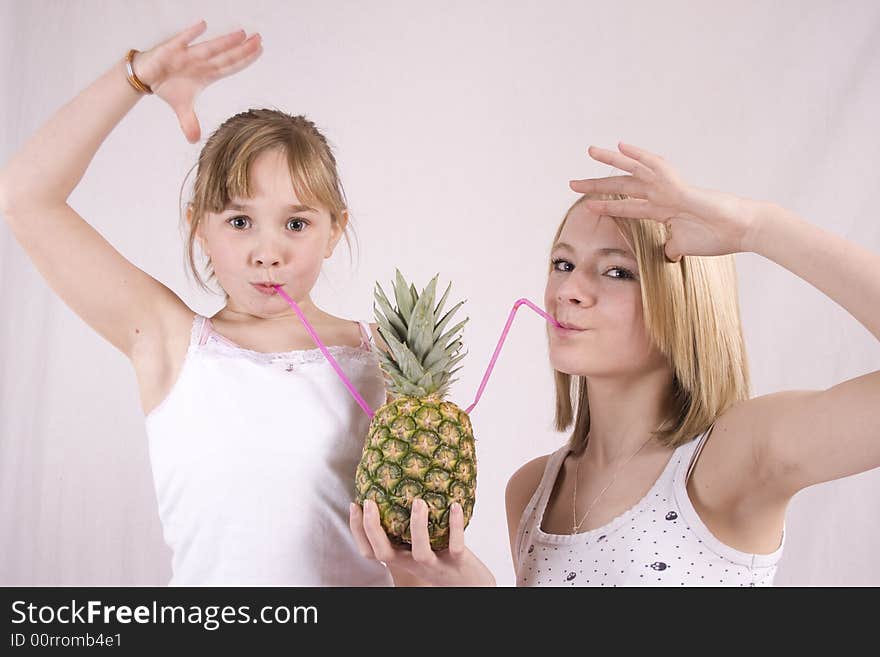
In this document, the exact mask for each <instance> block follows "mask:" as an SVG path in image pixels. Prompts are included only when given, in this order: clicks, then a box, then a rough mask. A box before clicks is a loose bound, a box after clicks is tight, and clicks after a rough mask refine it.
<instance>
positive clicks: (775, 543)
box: [350, 144, 880, 586]
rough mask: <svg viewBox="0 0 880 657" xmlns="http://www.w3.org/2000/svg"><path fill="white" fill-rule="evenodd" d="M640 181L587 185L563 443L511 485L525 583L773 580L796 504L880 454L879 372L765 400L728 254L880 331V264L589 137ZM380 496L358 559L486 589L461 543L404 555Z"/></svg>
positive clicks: (770, 207)
mask: <svg viewBox="0 0 880 657" xmlns="http://www.w3.org/2000/svg"><path fill="white" fill-rule="evenodd" d="M590 155H591V156H592V157H593V158H594V159H596V160H598V161H599V162H603V163H605V164H609V165H612V166H614V167H616V168H618V169H620V170H621V171H624V172H626V173H627V174H628V175H622V176H615V177H610V178H601V179H588V180H580V181H573V182H572V183H571V187H572V189H574V190H575V191H577V192H581V193H582V194H583V195H584V196H583V197H582V198H581V199H579V200H578V201H577V202H576V203H575V204H574V205H573V206H572V208H571V209H570V210H569V212H568V213H567V215H566V217H565V219H564V220H563V222H562V225H561V226H560V227H559V229H558V230H557V231H556V236H555V238H554V241H553V246H552V250H551V253H550V261H549V269H550V273H549V277H548V280H547V286H546V293H545V298H544V302H545V305H546V308H547V311H548V312H549V313H550V314H552V315H553V317H555V319H556V320H557V321H558V322H559V323H560V325H561V326H560V327H551V328H550V330H549V348H550V349H549V351H550V360H551V364H552V366H553V369H554V370H555V376H556V391H557V401H556V420H557V426H558V428H559V429H560V430H564V429H568V428H572V429H573V430H572V433H571V436H570V438H569V440H568V441H567V442H566V444H565V445H563V446H562V447H560V449H558V450H557V451H555V452H553V453H552V454H548V455H545V456H541V457H539V458H536V459H534V460H532V461H530V462H529V463H526V464H525V465H523V466H522V467H521V468H519V470H517V471H516V473H514V475H513V476H512V477H511V479H510V481H509V483H508V485H507V491H506V503H507V523H508V530H509V540H510V548H511V555H512V558H513V564H514V569H515V572H516V582H517V584H518V585H522V586H621V585H656V586H691V585H710V586H728V585H739V586H761V585H769V584H772V582H773V578H774V575H775V573H776V566H777V563H778V561H779V558H780V556H781V554H782V550H783V547H784V543H785V513H786V509H787V507H788V503H789V501H790V500H791V498H792V497H793V496H794V495H795V494H796V493H797V492H798V491H800V490H803V489H804V488H807V487H809V486H812V485H815V484H818V483H821V482H826V481H831V480H834V479H839V478H841V477H847V476H850V475H854V474H857V473H860V472H865V471H868V470H871V469H873V468H876V467H878V466H880V440H878V436H880V403H878V400H880V371H873V372H870V373H868V374H865V375H863V376H860V377H858V378H855V379H852V380H849V381H844V382H842V383H839V384H838V385H836V386H833V387H831V388H829V389H827V390H791V391H785V392H779V393H776V394H770V395H765V396H761V397H755V398H750V396H749V377H748V372H747V368H746V357H745V348H744V345H743V339H742V330H741V326H740V318H739V310H738V304H737V292H736V275H735V271H734V262H733V255H732V254H734V253H738V252H754V253H757V254H760V255H762V256H764V257H766V258H768V259H770V260H772V261H773V262H776V263H777V264H779V265H780V266H782V267H785V268H786V269H788V270H789V271H791V272H792V273H794V274H796V275H797V276H800V277H801V278H803V279H804V280H806V281H808V282H809V283H811V284H812V285H814V286H815V287H816V288H818V289H819V290H820V291H822V292H823V293H825V294H827V295H828V296H829V297H830V298H832V299H834V300H835V301H836V302H837V303H838V304H840V305H841V306H842V307H843V308H845V309H846V310H848V311H849V312H850V313H851V314H852V315H853V317H854V318H855V319H856V320H858V321H859V322H860V323H861V324H862V325H863V326H865V328H867V329H868V330H869V331H870V332H871V333H872V334H873V335H874V336H876V337H878V338H880V257H878V256H877V254H874V253H871V252H869V251H867V250H865V249H864V248H862V247H860V246H858V245H857V244H853V243H851V242H848V241H846V240H844V239H842V238H840V237H838V236H836V235H831V234H829V233H827V232H825V231H823V230H822V229H820V228H818V227H816V226H813V225H811V224H809V223H807V222H805V221H804V220H802V219H801V218H799V217H797V216H795V215H794V214H793V213H792V212H790V211H788V210H786V209H784V208H782V207H779V206H778V205H776V204H773V203H769V202H762V201H753V200H749V199H744V198H738V197H735V196H733V195H730V194H724V193H720V192H715V191H710V190H705V189H698V188H696V187H693V186H691V185H688V184H686V183H685V182H683V181H682V180H681V179H680V178H679V176H678V175H677V174H676V172H675V171H674V170H673V168H672V167H671V166H670V165H669V164H668V163H667V162H665V161H664V160H663V159H662V158H660V157H659V156H657V155H654V154H652V153H649V152H647V151H644V150H642V149H639V148H636V147H634V146H628V145H626V144H620V145H619V151H617V152H615V151H610V150H605V149H601V148H595V147H591V148H590ZM376 514H377V511H376V507H375V504H373V503H370V502H367V503H366V505H365V507H364V509H363V510H361V509H360V507H356V508H353V509H352V510H351V515H350V523H351V527H352V531H353V533H354V535H355V538H356V540H357V541H358V545H359V546H360V550H361V552H362V553H363V554H364V555H365V556H368V557H371V558H376V559H380V560H382V561H384V562H386V563H388V564H392V565H394V566H396V567H398V568H404V569H406V570H408V571H409V572H411V573H412V574H413V575H414V576H417V577H418V578H420V580H421V581H422V582H423V583H432V584H456V585H491V584H493V583H494V581H495V580H494V576H493V575H492V573H491V572H489V570H488V569H487V568H486V567H485V565H483V564H482V562H480V560H479V559H478V558H477V557H476V556H475V555H474V554H473V553H472V552H471V551H470V550H469V549H468V548H467V547H466V546H465V544H464V536H463V531H462V519H461V513H460V511H459V510H456V512H455V513H453V514H452V516H451V521H450V527H451V536H450V547H449V549H448V550H446V551H444V552H439V553H434V552H432V551H431V550H430V547H429V543H428V538H427V525H426V523H427V511H426V508H425V505H424V503H423V502H420V503H418V504H414V505H413V519H412V523H413V530H412V535H413V546H412V551H411V552H407V551H401V550H395V549H392V547H391V545H390V544H389V542H388V540H387V538H386V537H385V535H384V534H383V533H382V531H381V528H380V525H379V523H378V518H377V515H376Z"/></svg>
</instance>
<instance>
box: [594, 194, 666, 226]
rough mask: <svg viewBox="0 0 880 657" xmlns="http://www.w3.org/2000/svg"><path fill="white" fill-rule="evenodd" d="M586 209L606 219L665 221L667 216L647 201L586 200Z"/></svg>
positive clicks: (631, 199)
mask: <svg viewBox="0 0 880 657" xmlns="http://www.w3.org/2000/svg"><path fill="white" fill-rule="evenodd" d="M584 203H586V204H587V208H589V209H590V210H592V211H593V212H595V213H596V214H599V215H604V216H606V217H622V218H625V219H653V220H654V221H665V220H666V219H667V217H668V215H669V213H668V212H667V211H665V210H664V209H663V208H658V207H657V206H656V205H654V204H653V203H651V202H649V201H645V200H643V199H639V198H630V199H625V200H623V201H592V200H586V201H584Z"/></svg>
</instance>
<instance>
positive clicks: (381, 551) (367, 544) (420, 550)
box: [349, 498, 495, 586]
mask: <svg viewBox="0 0 880 657" xmlns="http://www.w3.org/2000/svg"><path fill="white" fill-rule="evenodd" d="M349 526H350V527H351V533H352V534H353V535H354V538H355V542H356V543H357V546H358V550H360V553H361V554H362V555H363V556H364V557H366V558H367V559H376V560H378V561H382V562H384V563H385V565H387V566H388V567H389V568H390V569H392V570H396V569H400V570H404V571H406V572H407V573H409V574H410V575H412V576H414V577H417V578H418V579H420V580H422V581H423V582H425V583H426V584H432V585H434V586H495V577H494V576H493V575H492V573H491V572H490V571H489V569H488V568H486V566H485V564H483V562H482V561H480V560H479V559H478V558H477V557H476V555H474V553H473V552H471V551H470V550H469V549H468V548H467V547H465V544H464V513H463V511H462V509H461V505H459V504H454V505H453V506H452V508H451V509H450V511H449V547H448V548H447V549H445V550H440V551H437V552H435V551H434V550H432V549H431V542H430V539H429V538H428V505H427V504H425V502H424V500H421V499H418V498H417V499H415V500H413V504H412V511H411V515H410V534H411V535H412V549H411V550H408V549H406V548H401V547H395V546H394V545H392V544H391V541H389V540H388V536H387V535H386V534H385V530H384V529H382V525H381V524H380V522H379V507H377V506H376V503H375V502H373V501H372V500H366V501H365V502H364V507H363V509H361V507H360V506H358V505H357V504H352V505H351V510H350V513H349Z"/></svg>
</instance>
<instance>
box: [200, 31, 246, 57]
mask: <svg viewBox="0 0 880 657" xmlns="http://www.w3.org/2000/svg"><path fill="white" fill-rule="evenodd" d="M245 38H246V35H245V31H244V30H236V31H235V32H230V33H229V34H224V35H222V36H218V37H215V38H213V39H210V40H208V41H203V42H202V43H197V44H196V45H194V46H191V47H190V49H189V52H190V53H191V54H193V55H195V56H197V57H200V58H202V59H210V58H211V57H214V56H215V55H219V54H220V53H221V52H223V51H224V50H228V49H229V48H232V47H234V46H237V45H238V44H240V43H242V42H244V41H245Z"/></svg>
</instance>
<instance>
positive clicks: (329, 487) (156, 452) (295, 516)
mask: <svg viewBox="0 0 880 657" xmlns="http://www.w3.org/2000/svg"><path fill="white" fill-rule="evenodd" d="M360 325H361V333H362V344H361V346H360V347H346V346H334V347H329V350H330V353H331V354H332V355H333V357H334V358H335V359H336V360H337V361H338V363H339V365H340V366H341V367H342V369H343V370H344V371H345V373H346V375H347V376H348V377H349V379H351V381H352V383H353V384H354V385H355V387H356V388H357V390H358V392H359V393H360V394H361V395H362V396H363V397H364V399H365V400H366V402H367V403H368V404H369V405H370V407H371V408H372V409H373V410H374V411H375V410H376V409H378V408H379V407H380V406H381V405H382V404H384V402H385V386H384V383H383V379H382V373H381V370H380V369H379V366H378V360H377V358H376V356H375V354H373V353H372V352H371V351H370V350H369V341H370V340H371V337H370V332H369V327H368V325H366V324H365V323H364V322H360ZM369 422H370V420H369V418H368V417H367V415H366V414H365V413H364V412H363V411H362V410H361V408H360V406H358V404H357V402H356V401H355V400H354V399H353V398H352V397H351V394H350V393H349V392H348V389H347V388H346V387H345V386H344V384H343V383H342V382H341V381H340V379H339V377H338V375H337V374H336V372H335V371H334V370H333V369H332V366H331V365H330V364H329V363H328V362H327V361H326V359H325V358H324V355H323V354H322V353H321V352H320V351H319V350H318V349H311V350H302V351H291V352H284V353H263V352H258V351H252V350H249V349H244V348H242V347H239V346H237V345H236V344H234V343H232V342H231V341H229V340H227V339H226V338H223V337H222V336H220V335H219V334H217V333H216V332H215V331H214V330H213V328H212V325H211V320H209V319H207V318H206V317H202V316H200V315H196V316H195V318H194V319H193V326H192V337H191V339H190V345H189V348H188V350H187V353H186V357H185V359H184V362H183V366H182V368H181V371H180V375H179V377H178V379H177V381H176V382H175V383H174V385H173V387H172V389H171V391H170V393H169V394H168V396H167V397H166V398H165V399H164V400H163V401H162V403H161V404H159V406H157V407H156V408H155V409H154V410H153V411H151V412H150V413H149V415H147V417H146V428H147V436H148V438H149V452H150V460H151V464H152V469H153V480H154V485H155V488H156V497H157V498H158V502H159V517H160V519H161V521H162V527H163V533H164V537H165V541H166V543H167V544H168V546H169V547H170V548H171V550H172V552H173V556H172V572H173V574H172V578H171V581H170V583H169V584H170V585H172V586H173V585H188V586H193V585H195V586H199V585H211V586H219V585H227V586H235V585H251V586H260V585H268V586H337V585H340V586H390V585H392V580H391V577H390V575H389V574H388V571H387V570H386V568H385V567H384V566H383V565H382V564H381V563H379V562H376V561H370V560H367V559H365V558H363V557H362V556H361V555H360V554H359V553H358V551H357V548H356V546H355V543H354V539H353V537H352V536H351V532H350V530H349V527H348V505H349V502H350V501H351V500H353V499H354V475H355V469H356V466H357V463H358V461H359V460H360V457H361V452H362V448H363V443H364V438H365V437H366V435H367V429H368V427H369Z"/></svg>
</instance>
